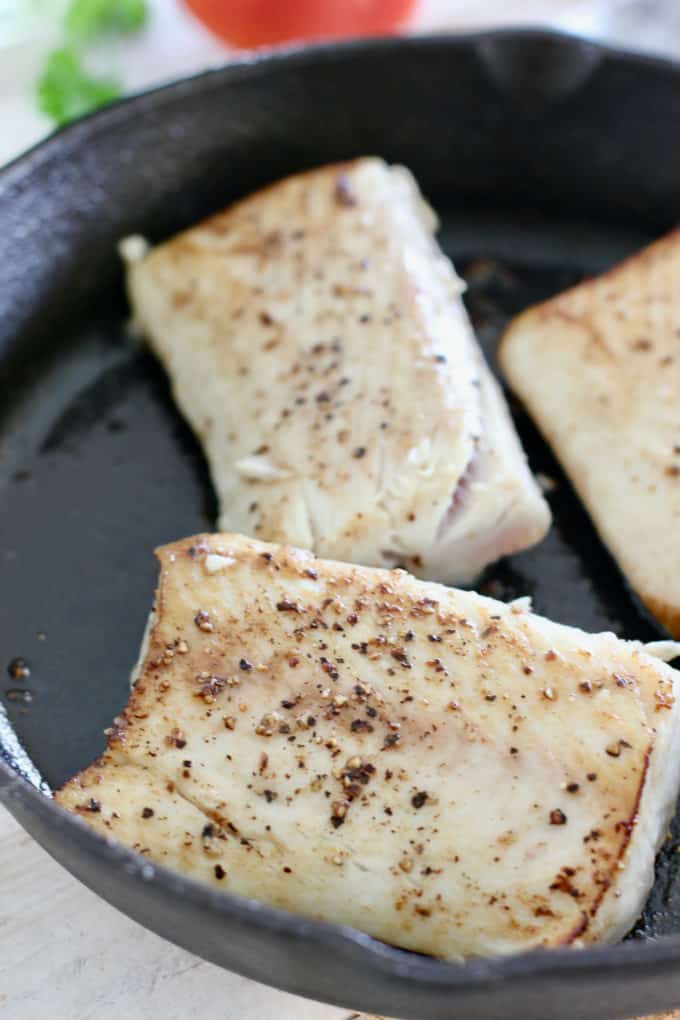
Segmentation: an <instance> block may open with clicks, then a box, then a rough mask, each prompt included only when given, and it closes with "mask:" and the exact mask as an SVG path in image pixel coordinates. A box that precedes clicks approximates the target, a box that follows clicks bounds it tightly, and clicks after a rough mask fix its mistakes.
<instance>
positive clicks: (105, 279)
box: [0, 32, 680, 1020]
mask: <svg viewBox="0 0 680 1020" xmlns="http://www.w3.org/2000/svg"><path fill="white" fill-rule="evenodd" d="M678 124H680V68H679V67H676V66H673V65H671V64H668V63H664V62H661V61H656V60H649V59H645V58H643V57H636V56H630V55H626V54H622V53H617V52H613V51H611V50H607V49H602V48H599V47H596V46H593V45H590V44H587V43H585V42H582V41H577V40H575V39H572V38H569V37H566V36H560V35H556V34H550V33H545V32H500V33H491V34H482V35H472V36H462V37H455V38H431V39H418V40H408V41H407V40H391V41H383V42H359V43H353V44H350V45H343V46H334V47H328V48H323V49H319V50H317V51H309V52H292V53H289V54H283V55H277V56H273V57H272V56H270V57H266V58H263V59H259V60H255V61H246V62H244V63H242V64H239V65H237V66H232V67H228V68H226V69H224V70H220V71H215V72H211V73H209V74H206V75H203V76H201V77H198V78H194V79H191V80H189V81H183V82H179V83H177V84H175V85H171V86H170V87H169V88H165V89H161V90H159V91H156V92H151V93H148V94H146V95H143V96H140V97H138V98H135V99H132V100H130V101H128V102H124V103H121V104H118V105H116V106H113V107H111V108H109V109H107V110H105V111H104V112H102V113H99V114H97V115H96V116H93V117H91V118H89V119H86V120H84V121H82V122H80V123H78V124H76V125H75V126H74V127H71V128H70V129H68V130H66V131H63V132H61V133H59V134H57V135H55V136H54V137H53V138H51V139H49V140H48V141H47V142H46V143H45V144H43V145H41V146H39V147H38V148H37V149H35V150H33V151H32V152H30V153H29V154H28V155H26V156H24V157H22V158H21V159H19V160H18V161H17V162H16V163H14V164H13V165H11V166H10V167H8V168H6V169H5V170H4V171H2V173H0V393H1V395H2V400H1V401H0V439H1V443H0V489H1V492H0V585H1V587H0V599H1V605H2V612H1V616H0V654H1V655H2V656H4V660H3V678H2V681H0V697H1V698H2V701H4V704H5V706H6V709H7V714H8V717H9V720H11V723H12V725H13V729H11V728H10V726H9V725H8V724H7V720H5V723H4V726H3V724H2V723H0V751H1V752H2V757H3V758H4V762H3V761H0V800H1V801H2V802H3V803H4V804H5V805H6V806H7V807H8V808H9V810H10V811H11V812H12V813H13V814H14V815H15V816H16V818H18V819H19V821H20V822H21V823H22V824H23V825H24V826H25V828H26V829H27V830H28V831H29V832H30V833H31V834H32V835H33V836H34V837H35V838H36V839H37V840H38V841H39V842H40V843H41V844H42V845H43V846H44V847H45V848H46V849H47V850H48V851H49V852H50V853H51V854H52V855H53V856H54V857H55V858H56V859H57V860H58V861H60V862H61V863H62V864H63V865H64V866H65V867H67V868H68V869H69V870H70V871H72V872H73V873H74V874H75V875H77V876H78V877H79V878H80V879H81V880H82V881H83V882H85V883H86V884H87V885H89V886H90V887H91V888H93V889H95V890H96V891H97V892H98V893H100V894H101V895H102V896H104V897H105V898H106V899H108V900H109V901H110V902H111V903H113V904H115V905H116V906H117V907H119V908H120V909H121V910H123V911H125V912H126V913H128V914H130V915H131V916H132V917H134V918H135V919H136V920H138V921H141V922H142V923H143V924H145V925H147V926H148V927H150V928H153V929H154V930H155V931H157V932H159V933H160V934H162V935H164V936H165V937H166V938H168V939H171V940H172V941H174V942H177V943H178V944H180V945H182V946H185V947H186V948H187V949H190V950H192V951H193V952H195V953H198V954H199V955H201V956H203V957H205V958H206V959H208V960H212V961H213V962H215V963H219V964H221V965H222V966H224V967H228V968H230V969H233V970H235V971H238V972H240V973H242V974H245V975H247V976H249V977H252V978H255V979H257V980H260V981H264V982H268V983H271V984H274V985H277V986H279V987H280V988H284V989H287V990H288V991H291V992H296V993H298V994H301V995H308V996H311V997H313V998H317V999H322V1000H326V1001H328V1002H332V1003H336V1004H338V1005H344V1006H348V1007H351V1008H362V1009H366V1010H369V1011H378V1012H380V1013H385V1014H387V1015H389V1016H395V1017H397V1016H398V1017H404V1018H410V1020H444V1018H446V1020H451V1018H453V1017H454V1016H455V1017H465V1018H466V1020H477V1018H480V1020H481V1018H491V1017H504V1018H506V1020H513V1018H517V1020H520V1018H521V1020H546V1018H548V1017H550V1018H553V1020H560V1018H564V1020H567V1018H568V1020H577V1018H583V1020H586V1018H591V1017H592V1018H597V1020H606V1018H615V1017H626V1016H631V1015H633V1014H638V1013H644V1012H651V1011H653V1010H658V1009H662V1008H666V1007H670V1006H672V1005H677V1004H678V1003H680V934H678V933H680V902H679V901H680V879H679V878H678V876H677V868H676V867H675V861H677V860H678V859H679V858H678V855H677V854H675V849H676V840H675V836H674V835H673V836H672V837H671V838H670V839H669V841H668V842H667V845H666V848H665V849H664V851H663V852H662V853H661V855H660V857H659V863H658V867H657V881H656V885H655V889H654V892H653V894H652V897H651V899H650V902H649V904H648V907H647V909H646V912H645V914H644V916H643V918H642V920H641V922H640V924H639V925H638V928H637V930H636V932H635V933H634V935H633V937H632V938H630V939H629V940H628V941H626V942H624V943H623V944H621V945H618V946H615V947H611V948H602V949H589V950H585V951H582V952H577V951H571V950H567V951H556V952H550V953H547V952H536V953H531V954H527V955H524V956H520V957H515V958H512V959H495V960H479V961H472V962H469V963H467V964H465V965H454V964H449V963H442V962H437V961H435V960H431V959H426V958H422V957H419V956H417V955H414V954H408V953H405V952H401V951H399V950H397V949H394V948H391V947H389V946H385V945H382V944H380V943H378V942H376V941H374V940H372V939H371V938H368V937H367V936H365V935H362V934H360V933H358V932H356V931H353V930H350V929H348V928H342V927H339V926H336V925H330V924H317V923H312V922H309V921H306V920H303V919H300V918H297V917H294V916H291V915H289V914H287V913H284V912H281V911H278V910H273V909H270V908H268V907H265V906H261V905H259V904H257V903H254V902H250V901H247V900H242V899H238V898H236V897H232V896H229V895H224V894H220V893H217V892H214V891H212V890H210V889H208V888H203V887H201V886H199V885H195V884H193V883H192V882H190V881H187V880H185V879H183V878H181V877H180V876H178V875H175V874H171V873H169V872H167V871H165V870H164V869H163V868H160V867H155V866H153V865H151V864H150V863H149V862H148V861H145V860H144V859H143V858H141V857H138V856H136V855H135V854H134V853H132V852H130V851H128V850H125V849H122V848H121V847H117V846H112V845H108V844H106V843H105V842H104V841H102V840H100V839H99V838H98V837H97V836H95V835H93V834H92V833H91V832H90V831H89V830H87V829H86V828H85V826H84V825H82V824H81V823H80V821H78V820H76V819H74V818H72V817H70V816H67V815H66V814H64V813H62V812H61V811H60V810H59V809H58V808H56V807H55V806H54V805H53V804H52V803H51V801H50V800H49V799H48V798H47V797H46V796H44V793H43V792H41V788H40V779H39V774H42V776H44V777H45V780H46V781H47V783H49V784H50V785H51V786H56V785H58V784H60V783H61V782H62V781H63V780H64V779H65V778H66V777H67V776H69V775H70V774H71V773H72V772H74V771H75V770H77V769H79V768H80V767H82V766H84V765H85V764H86V763H88V762H89V761H90V760H91V759H92V758H93V757H94V756H95V754H96V753H97V752H98V751H99V750H100V749H101V748H102V745H103V736H102V730H103V728H104V727H105V726H106V725H107V724H108V723H109V722H110V720H111V718H112V717H113V715H114V714H115V713H116V711H117V710H119V709H120V707H121V706H122V705H123V703H124V702H125V700H126V690H127V675H128V672H129V668H130V665H131V663H132V662H133V661H134V660H135V658H136V653H137V649H138V644H139V640H140V637H141V631H142V627H143V623H144V620H145V617H146V613H147V611H148V609H149V606H150V603H151V598H152V592H153V587H154V582H155V575H156V566H155V562H154V560H153V557H152V549H153V547H154V546H155V545H158V544H160V543H163V542H167V541H170V540H173V539H176V538H179V537H181V536H184V535H187V534H189V533H192V532H195V531H198V530H202V529H206V528H209V527H210V526H211V525H212V523H213V521H214V517H215V506H214V501H213V496H212V494H211V490H210V486H209V483H208V478H207V473H206V470H205V466H204V463H203V460H202V456H201V453H200V450H199V449H198V447H197V444H196V442H195V441H194V440H193V438H192V437H191V435H190V434H189V432H188V430H187V429H186V427H185V426H184V425H183V424H182V422H181V421H180V419H179V417H178V415H177V413H176V412H175V410H174V408H173V406H172V402H171V400H170V398H169V394H168V388H167V384H166V381H165V379H164V377H163V374H162V372H161V371H160V369H159V368H158V367H157V365H156V364H155V362H154V361H153V359H152V358H151V357H150V356H149V355H148V354H147V353H145V352H144V350H142V349H141V348H139V347H138V346H137V345H136V344H135V342H134V341H133V340H132V339H131V338H130V336H129V334H128V332H127V331H126V306H125V300H124V296H123V291H122V286H121V273H120V267H119V264H118V260H117V257H116V254H115V245H116V241H117V240H118V239H119V238H120V237H122V236H124V235H125V234H127V233H129V232H131V231H139V232H142V233H144V234H145V235H147V236H148V237H150V238H151V239H152V240H154V241H155V240H159V239H161V238H164V237H167V236H168V235H169V234H172V233H173V232H174V231H176V230H178V229H179V228H181V227H184V226H187V225H188V224H191V223H193V222H194V221H195V220H196V219H198V218H199V217H200V216H203V215H204V214H206V213H209V212H212V211H214V210H216V209H219V208H220V207H221V206H222V205H224V204H225V203H226V202H228V201H230V200H232V199H235V198H237V197H238V196H241V195H243V194H244V193H246V192H248V191H251V190H252V189H254V188H256V187H257V186H258V185H261V184H264V183H265V182H267V181H271V180H273V179H276V178H278V177H281V176H282V175H284V174H287V173H290V172H291V171H295V170H300V169H302V168H304V167H310V166H314V165H316V164H321V163H324V162H327V161H331V160H337V159H343V158H347V157H351V156H355V155H361V154H364V153H379V154H381V155H383V156H385V157H386V158H387V159H389V160H394V161H400V162H403V163H405V164H407V165H408V166H410V167H411V168H412V169H413V170H414V172H415V174H416V176H417V177H418V178H419V180H420V182H421V184H422V187H423V189H424V191H425V194H426V195H428V196H429V197H430V198H431V200H432V201H433V203H434V205H435V207H436V208H437V209H438V210H439V212H440V213H441V216H442V221H443V234H442V237H443V243H444V245H445V247H446V248H447V250H448V251H449V252H450V254H452V255H453V256H454V258H455V259H456V262H457V264H458V266H459V267H460V268H462V269H463V270H464V271H465V273H466V275H467V277H468V282H469V293H468V301H469V307H470V310H471V314H472V316H473V319H474V321H475V324H476V326H477V328H478V330H479V333H480V336H481V338H482V341H483V342H484V344H485V345H486V348H487V353H489V354H490V355H491V356H493V347H494V345H495V342H496V339H497V336H498V332H499V330H500V328H501V327H502V325H503V323H504V322H505V321H506V320H507V318H508V316H509V315H511V314H514V313H515V312H516V311H519V310H520V309H521V308H523V307H524V306H526V305H527V304H529V303H530V302H532V301H535V300H537V299H540V298H542V297H545V296H548V295H549V294H551V293H554V292H555V291H558V290H560V289H562V288H563V287H565V286H567V285H569V284H570V283H572V282H574V281H575V280H577V279H579V278H580V277H581V276H583V275H584V274H587V273H592V272H595V271H598V270H600V269H602V268H604V267H605V266H606V265H609V264H611V263H612V262H613V261H615V260H616V259H618V258H620V257H621V256H623V255H624V254H626V253H628V252H629V251H631V250H634V249H635V248H636V247H638V246H640V245H641V244H642V243H644V242H645V241H646V240H647V239H648V238H649V237H650V236H653V235H657V234H659V233H661V232H662V231H664V230H665V229H667V228H669V227H670V226H671V225H673V224H674V223H675V221H676V220H678V218H679V216H680V143H679V142H678ZM517 422H518V427H519V429H520V432H521V434H522V438H523V440H524V443H525V445H526V447H527V449H528V451H529V453H530V457H531V460H532V464H533V467H534V469H536V470H538V471H542V472H544V473H546V474H548V475H549V476H551V477H553V478H554V479H555V480H556V481H557V488H556V489H555V491H554V492H553V493H552V494H551V495H550V500H551V502H552V506H553V511H554V514H555V526H554V528H553V530H552V532H551V534H550V536H549V538H548V539H547V540H546V541H545V542H544V543H543V544H542V545H540V546H539V547H538V548H537V549H535V550H533V551H531V552H529V553H527V554H525V555H522V556H518V557H515V558H513V559H512V560H510V561H507V562H506V563H504V564H501V565H500V566H499V567H497V568H495V570H494V571H492V572H491V574H490V575H489V576H488V577H487V578H486V580H485V582H484V590H487V591H491V592H492V593H494V594H499V595H500V596H501V597H511V596H513V595H516V594H526V593H529V594H532V595H533V596H534V601H535V606H536V608H537V609H538V610H539V611H540V612H543V613H546V614H547V615H549V616H553V617H555V618H556V619H558V620H561V621H564V622H567V623H573V624H578V625H582V626H584V627H586V628H588V629H593V630H599V629H612V630H615V631H616V632H618V633H625V634H626V635H627V636H630V637H637V638H642V639H647V638H652V637H655V636H658V633H659V632H658V630H657V629H656V628H655V626H654V625H653V623H652V622H651V621H650V620H649V619H648V618H647V617H646V616H645V615H644V613H643V612H642V611H641V609H640V606H639V605H638V604H637V602H636V601H635V600H634V598H633V597H632V596H631V594H630V593H629V592H628V590H627V589H626V587H625V585H624V583H623V581H622V579H621V577H620V575H619V574H618V572H617V570H616V568H615V566H614V565H613V563H612V562H611V561H610V559H609V557H608V556H607V554H606V552H605V550H604V549H603V548H602V546H601V544H600V543H599V541H598V539H597V537H596V535H595V533H594V531H593V528H592V526H591V524H590V522H589V520H588V518H587V516H586V515H585V513H584V512H583V510H582V509H581V507H580V506H579V504H578V502H577V500H576V499H575V497H574V495H573V494H572V492H571V490H570V488H569V486H568V484H567V483H566V481H565V479H564V478H563V476H562V475H561V474H560V472H559V470H558V468H557V466H556V465H555V463H554V462H553V460H552V457H551V454H550V453H549V451H548V450H547V449H546V448H545V446H544V445H543V444H542V443H541V442H540V441H539V439H538V438H537V436H536V435H535V433H534V432H533V431H532V429H531V426H530V424H529V423H528V422H527V421H526V420H525V419H524V418H523V417H522V415H521V414H519V413H518V415H517ZM17 655H21V656H24V657H25V658H26V659H27V660H29V662H30V665H31V670H32V673H31V676H30V678H29V679H28V680H27V681H26V680H24V681H14V680H12V679H10V678H9V677H8V675H7V674H6V673H4V664H5V663H7V662H8V661H9V660H10V659H12V658H13V657H14V656H17ZM26 690H28V691H29V692H30V695H32V701H30V702H29V701H28V698H29V696H30V695H27V694H25V693H24V692H25V691H26ZM20 745H23V746H24V747H25V748H26V750H27V752H28V755H30V758H29V757H27V756H26V755H22V753H21V746H20ZM660 936H663V937H660Z"/></svg>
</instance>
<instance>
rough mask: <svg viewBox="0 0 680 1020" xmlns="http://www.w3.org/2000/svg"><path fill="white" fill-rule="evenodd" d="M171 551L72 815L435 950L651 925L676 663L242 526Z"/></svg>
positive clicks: (497, 947)
mask: <svg viewBox="0 0 680 1020" xmlns="http://www.w3.org/2000/svg"><path fill="white" fill-rule="evenodd" d="M159 558H160V561H161V575H160V583H159V588H158V592H157V599H156V606H155V613H154V615H153V616H152V619H151V624H150V627H149V630H148V633H147V637H146V640H145V645H144V648H143V651H142V657H141V659H140V663H139V665H138V667H137V669H136V671H135V678H136V682H135V685H134V688H133V691H132V695H131V698H130V702H129V704H128V706H127V707H126V709H125V710H124V711H123V712H122V714H121V715H120V717H118V718H117V719H116V720H115V722H114V725H113V727H112V729H111V731H110V736H109V742H108V750H107V751H106V752H105V754H104V755H103V756H102V758H101V759H100V760H99V761H97V762H95V763H94V765H92V766H91V767H90V768H88V769H86V770H85V771H84V772H82V773H81V774H80V775H79V776H76V777H75V778H74V779H73V780H71V781H70V782H69V783H67V784H66V786H65V787H64V788H63V789H62V790H61V791H60V792H59V793H58V794H57V800H58V801H59V803H61V804H62V805H63V806H64V807H66V808H68V809H69V810H71V811H73V812H76V813H77V814H78V815H80V816H81V817H82V818H83V820H84V821H86V822H87V823H88V824H89V825H91V826H92V827H93V828H94V829H96V830H97V831H98V832H100V833H101V834H102V835H106V836H112V837H116V838H118V839H119V840H122V841H123V842H125V843H127V844H129V845H130V846H132V847H134V848H135V849H137V850H139V851H140V852H141V853H143V854H145V855H147V856H148V857H150V858H151V859H152V860H154V861H157V862H160V863H163V864H167V865H169V866H171V867H174V868H177V869H180V870H182V871H183V872H185V873H187V874H189V875H191V876H193V877H195V878H197V879H199V880H201V881H204V882H208V883H210V884H212V885H213V886H215V887H216V888H218V889H224V890H229V891H231V892H234V893H238V894H241V895H243V896H248V897H253V898H257V899H259V900H261V901H263V902H266V903H269V904H272V905H274V906H277V907H282V908H285V909H288V910H291V911H295V912H298V913H300V914H303V915H306V916H308V917H313V918H318V919H324V920H329V921H337V922H344V923H347V924H351V925H354V926H356V927H358V928H361V929H364V930H365V931H367V932H369V933H370V934H372V935H374V936H376V937H377V938H379V939H383V940H384V941H386V942H390V943H393V944H395V945H398V946H403V947H405V948H408V949H412V950H417V951H419V952H423V953H430V954H433V955H435V956H440V957H446V958H451V959H456V958H460V957H467V956H474V955H480V954H493V953H508V952H513V951H518V950H522V949H527V948H529V947H532V946H556V945H564V944H571V943H575V942H578V941H583V942H588V941H603V940H611V939H614V938H617V937H619V936H622V935H623V934H624V933H625V932H626V931H627V930H628V929H629V928H630V927H631V925H632V924H633V922H634V920H635V918H636V917H637V915H638V913H639V911H640V909H641V906H642V904H643V901H644V899H645V896H646V894H647V892H648V890H649V887H650V885H651V882H652V874H653V864H654V852H655V848H656V847H657V845H658V843H659V840H660V838H661V837H662V835H663V833H664V829H665V824H666V821H667V818H668V815H669V812H670V810H671V806H672V804H673V801H674V798H675V795H676V790H677V785H678V768H679V762H680V756H678V755H677V753H676V750H677V732H676V731H677V719H678V714H677V707H676V703H675V693H676V687H677V683H678V679H679V675H678V674H677V673H675V672H674V671H673V670H672V669H670V668H669V667H668V666H666V665H665V664H664V663H662V662H661V661H660V660H659V659H656V658H654V657H652V656H651V655H649V654H646V653H645V651H644V650H643V648H642V646H640V645H636V644H634V643H627V642H624V641H621V640H619V639H617V638H616V637H615V636H614V635H613V634H598V635H590V634H586V633H584V632H582V631H579V630H575V629H572V628H569V627H565V626H561V625H557V624H554V623H551V622H549V621H548V620H545V619H542V618H540V617H538V616H533V615H532V614H531V613H529V612H527V611H526V610H524V609H521V608H520V607H519V606H514V607H513V606H507V605H504V604H502V603H499V602H495V601H494V600H492V599H488V598H483V597H481V596H479V595H476V594H473V593H468V592H462V591H456V590H451V589H446V588H443V587H440V586H439V585H434V584H425V583H423V582H419V581H416V580H415V579H413V578H412V577H410V576H409V575H408V574H406V573H404V572H402V571H392V572H388V571H382V570H376V569H370V568H362V567H352V566H349V565H346V564H341V563H333V562H325V561H321V560H317V559H314V558H313V557H312V555H311V554H310V553H307V552H301V551H299V550H296V549H292V548H288V547H279V546H275V545H266V544H264V543H260V542H257V541H254V540H250V539H245V538H242V537H240V536H234V535H212V536H210V535H206V536H199V537H197V538H193V539H187V540H185V541H182V542H178V543H176V544H174V545H170V546H166V547H165V548H163V549H161V550H160V551H159Z"/></svg>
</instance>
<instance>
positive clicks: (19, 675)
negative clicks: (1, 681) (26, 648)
mask: <svg viewBox="0 0 680 1020" xmlns="http://www.w3.org/2000/svg"><path fill="white" fill-rule="evenodd" d="M7 672H8V673H9V675H10V676H11V678H12V680H28V678H29V676H30V675H31V667H30V666H29V664H28V663H27V662H26V659H22V657H21V656H20V655H17V656H16V658H14V659H12V661H11V662H10V663H9V665H8V666H7Z"/></svg>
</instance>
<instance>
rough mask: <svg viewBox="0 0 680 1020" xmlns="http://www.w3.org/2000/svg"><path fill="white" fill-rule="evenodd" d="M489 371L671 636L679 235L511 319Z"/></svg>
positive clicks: (677, 568)
mask: <svg viewBox="0 0 680 1020" xmlns="http://www.w3.org/2000/svg"><path fill="white" fill-rule="evenodd" d="M500 362H501V366H502V368H503V371H504V373H505V375H506V377H507V379H508V381H509V383H510V385H511V386H512V388H513V390H514V391H515V392H516V393H517V395H518V396H519V397H520V398H521V399H522V400H523V401H524V403H525V404H526V406H527V408H528V410H529V413H530V414H531V415H532V416H533V418H534V419H535V420H536V422H537V424H538V426H539V428H540V429H541V431H542V432H543V434H544V436H545V438H546V439H547V441H548V442H549V443H550V444H551V446H552V447H553V448H554V450H555V452H556V454H557V456H558V457H559V458H560V460H561V462H562V464H563V465H564V468H565V470H566V472H567V473H568V475H569V477H570V478H571V480H572V482H573V484H574V486H575V488H576V490H577V492H578V493H579V495H580V497H581V499H582V500H583V502H584V503H585V505H586V507H587V508H588V511H589V513H590V514H591V516H592V518H593V520H594V522H595V525H596V527H597V529H598V531H599V533H600V535H601V536H602V539H603V540H604V542H605V543H606V544H607V545H608V547H609V549H610V550H611V552H612V554H613V555H614V557H615V558H616V560H617V561H618V563H619V565H620V567H621V570H622V571H623V573H624V574H625V575H626V577H627V579H628V581H629V582H630V585H631V586H632V588H633V589H634V590H635V591H636V592H637V593H638V595H639V596H640V598H641V599H642V601H643V602H644V603H645V605H646V606H647V607H648V608H649V609H650V611H651V612H652V613H653V614H654V615H655V616H656V617H657V619H658V620H660V622H661V623H663V624H664V625H665V626H666V627H668V629H669V630H670V631H671V633H672V634H673V635H674V636H675V637H680V232H675V233H673V234H670V235H669V236H668V237H665V238H663V239H662V240H661V241H658V242H657V243H656V244H653V245H651V246H650V247H649V248H646V249H645V250H644V251H642V252H640V253H639V254H638V255H635V256H633V257H632V258H629V259H628V260H627V261H625V262H624V263H622V264H621V265H619V266H617V267H616V268H614V269H612V270H610V271H609V272H607V273H604V274H603V275H602V276H600V277H598V278H596V279H594V280H590V281H588V282H586V283H582V284H581V285H580V286H578V287H574V288H573V289H572V290H569V291H567V292H566V293H565V294H562V295H560V296H559V297H557V298H554V299H553V300H551V301H547V302H546V303H545V304H542V305H539V306H537V307H536V308H532V309H530V310H529V311H528V312H525V313H524V314H523V315H520V316H519V318H517V319H516V320H515V321H514V322H513V323H512V324H511V326H510V328H509V329H508V331H507V333H506V335H505V337H504V338H503V341H502V345H501V350H500Z"/></svg>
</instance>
